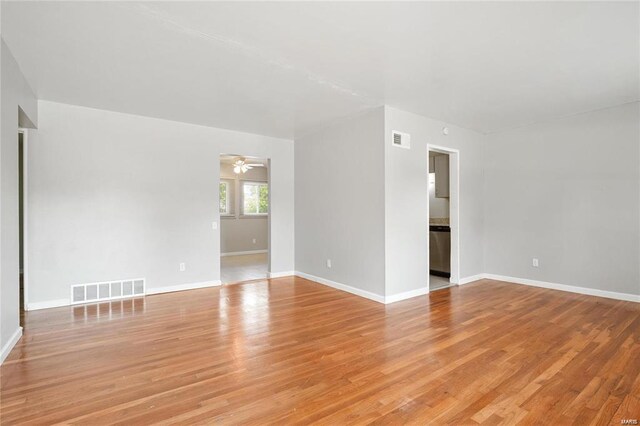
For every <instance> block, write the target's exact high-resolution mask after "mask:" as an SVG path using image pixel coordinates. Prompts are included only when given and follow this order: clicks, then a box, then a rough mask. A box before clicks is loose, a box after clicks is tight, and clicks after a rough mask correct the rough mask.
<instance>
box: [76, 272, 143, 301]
mask: <svg viewBox="0 0 640 426" xmlns="http://www.w3.org/2000/svg"><path fill="white" fill-rule="evenodd" d="M145 292H146V284H145V279H144V278H132V279H126V280H119V281H104V282H96V283H85V284H75V285H72V286H71V304H77V303H91V302H101V301H103V300H115V299H124V298H128V297H138V296H144V294H145Z"/></svg>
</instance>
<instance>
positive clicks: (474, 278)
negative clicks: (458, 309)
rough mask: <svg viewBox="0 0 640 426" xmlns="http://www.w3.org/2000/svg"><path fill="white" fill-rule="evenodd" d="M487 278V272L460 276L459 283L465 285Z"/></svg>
mask: <svg viewBox="0 0 640 426" xmlns="http://www.w3.org/2000/svg"><path fill="white" fill-rule="evenodd" d="M483 278H485V274H478V275H471V276H470V277H464V278H460V279H459V280H458V282H457V284H458V285H465V284H469V283H472V282H474V281H478V280H481V279H483Z"/></svg>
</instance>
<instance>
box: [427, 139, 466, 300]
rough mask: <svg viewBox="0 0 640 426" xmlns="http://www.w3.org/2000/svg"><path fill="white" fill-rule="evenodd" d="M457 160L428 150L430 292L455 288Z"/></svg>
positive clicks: (446, 153) (453, 152)
mask: <svg viewBox="0 0 640 426" xmlns="http://www.w3.org/2000/svg"><path fill="white" fill-rule="evenodd" d="M458 156H459V153H458V152H457V151H456V150H450V149H447V148H442V147H431V146H430V147H429V203H428V204H429V290H430V291H431V290H439V289H442V288H447V287H450V286H451V285H452V284H457V283H458V279H459V257H458V256H459V250H458V230H459V228H458V224H459V220H458V216H459V215H458Z"/></svg>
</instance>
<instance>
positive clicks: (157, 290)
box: [146, 280, 222, 296]
mask: <svg viewBox="0 0 640 426" xmlns="http://www.w3.org/2000/svg"><path fill="white" fill-rule="evenodd" d="M221 285H222V282H221V281H220V280H212V281H204V282H200V283H187V284H178V285H169V286H166V287H155V288H147V293H146V295H147V296H149V295H151V294H160V293H171V292H174V291H184V290H195V289H198V288H207V287H218V286H221Z"/></svg>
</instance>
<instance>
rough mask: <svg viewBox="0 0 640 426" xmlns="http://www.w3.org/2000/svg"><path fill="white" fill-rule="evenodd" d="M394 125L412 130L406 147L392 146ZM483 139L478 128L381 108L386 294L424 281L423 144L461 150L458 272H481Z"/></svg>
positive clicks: (426, 232)
mask: <svg viewBox="0 0 640 426" xmlns="http://www.w3.org/2000/svg"><path fill="white" fill-rule="evenodd" d="M444 126H447V127H449V130H450V132H449V135H447V136H445V135H443V134H442V128H443V127H444ZM394 130H397V131H400V132H404V133H409V134H410V135H411V149H402V148H398V147H394V146H392V145H391V141H392V131H394ZM482 143H483V136H482V135H480V134H479V133H476V132H473V131H470V130H467V129H463V128H460V127H456V126H452V125H450V124H446V123H443V122H441V121H437V120H432V119H429V118H426V117H422V116H420V115H416V114H412V113H408V112H404V111H401V110H398V109H395V108H391V107H385V211H386V214H385V235H386V246H385V254H386V256H385V261H386V269H385V271H386V292H387V296H393V295H396V294H400V293H404V292H410V291H418V290H420V289H426V287H427V286H428V275H429V244H428V242H429V240H428V237H429V220H428V218H429V210H428V205H427V204H428V203H427V200H428V182H429V181H428V170H429V159H428V155H429V154H428V150H427V144H432V145H438V146H443V147H448V148H453V149H458V150H460V200H459V209H460V228H459V235H460V276H461V278H465V277H469V276H473V275H476V274H479V273H482V272H483V258H482V254H483V197H482Z"/></svg>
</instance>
